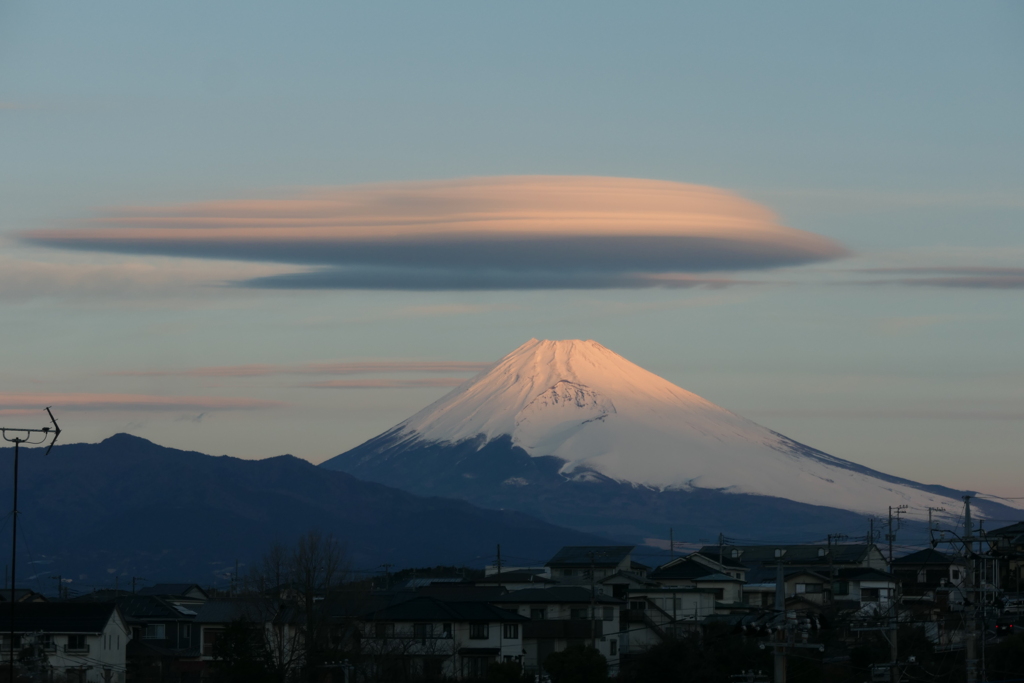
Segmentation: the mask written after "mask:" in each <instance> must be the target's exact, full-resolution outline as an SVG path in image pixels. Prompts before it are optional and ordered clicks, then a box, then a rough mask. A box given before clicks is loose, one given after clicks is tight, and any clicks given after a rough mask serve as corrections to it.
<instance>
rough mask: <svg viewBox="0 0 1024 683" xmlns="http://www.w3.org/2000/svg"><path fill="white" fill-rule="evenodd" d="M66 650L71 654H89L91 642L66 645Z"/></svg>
mask: <svg viewBox="0 0 1024 683" xmlns="http://www.w3.org/2000/svg"><path fill="white" fill-rule="evenodd" d="M64 652H67V653H68V654H71V655H84V654H89V643H86V644H85V645H65V646H64Z"/></svg>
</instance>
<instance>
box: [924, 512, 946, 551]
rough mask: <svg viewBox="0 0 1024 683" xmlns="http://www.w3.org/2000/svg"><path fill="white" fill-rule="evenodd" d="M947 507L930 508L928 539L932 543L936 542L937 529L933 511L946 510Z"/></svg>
mask: <svg viewBox="0 0 1024 683" xmlns="http://www.w3.org/2000/svg"><path fill="white" fill-rule="evenodd" d="M945 511H946V508H931V507H930V508H928V540H929V541H931V542H932V543H934V542H935V530H934V527H933V526H932V513H933V512H945Z"/></svg>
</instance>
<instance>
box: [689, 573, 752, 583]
mask: <svg viewBox="0 0 1024 683" xmlns="http://www.w3.org/2000/svg"><path fill="white" fill-rule="evenodd" d="M694 581H695V582H696V581H715V582H719V583H721V582H723V581H730V582H732V583H745V582H744V581H743V579H737V578H736V577H735V576H729V575H728V574H722V573H719V572H716V573H714V574H708V575H707V576H698V577H697V578H695V579H694Z"/></svg>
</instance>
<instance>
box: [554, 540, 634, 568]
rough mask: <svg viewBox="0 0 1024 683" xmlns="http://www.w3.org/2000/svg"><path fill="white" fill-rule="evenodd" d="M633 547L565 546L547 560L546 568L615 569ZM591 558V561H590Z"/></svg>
mask: <svg viewBox="0 0 1024 683" xmlns="http://www.w3.org/2000/svg"><path fill="white" fill-rule="evenodd" d="M635 547H636V546H634V545H567V546H565V547H564V548H562V549H561V550H559V551H558V552H557V553H555V556H554V557H552V558H551V559H550V560H548V563H547V566H548V567H590V566H591V564H593V566H595V567H615V566H617V565H618V564H619V563H620V562H622V561H623V560H624V559H626V556H628V555H629V554H630V553H631V552H633V548H635ZM591 558H593V560H591Z"/></svg>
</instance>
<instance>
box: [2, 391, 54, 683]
mask: <svg viewBox="0 0 1024 683" xmlns="http://www.w3.org/2000/svg"><path fill="white" fill-rule="evenodd" d="M46 414H47V415H49V416H50V423H51V424H53V427H42V428H41V429H22V428H20V427H0V436H2V437H3V439H4V441H7V442H8V443H13V444H14V501H13V505H12V510H11V632H10V634H9V635H10V640H11V643H10V647H11V657H10V659H9V660H8V662H7V670H8V680H11V681H13V680H14V633H15V628H14V601H15V592H14V591H15V586H16V585H17V581H16V579H17V576H18V456H19V454H20V448H21V444H28V445H30V446H38V445H41V444H44V443H46V440H47V439H50V445H49V446H47V448H46V453H44V454H43V456H44V457H45V456H47V455H49V454H50V451H51V450H52V449H53V444H55V443H57V437H58V436H60V427H59V426H58V425H57V420H56V418H54V417H53V413H51V412H50V408H49V407H47V408H46ZM51 437H52V438H51Z"/></svg>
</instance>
